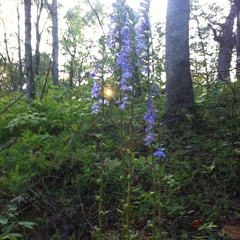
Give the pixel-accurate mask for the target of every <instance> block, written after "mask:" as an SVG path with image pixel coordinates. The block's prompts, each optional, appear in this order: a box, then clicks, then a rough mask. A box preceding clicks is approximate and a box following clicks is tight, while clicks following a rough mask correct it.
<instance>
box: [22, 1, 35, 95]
mask: <svg viewBox="0 0 240 240" xmlns="http://www.w3.org/2000/svg"><path fill="white" fill-rule="evenodd" d="M24 10H25V67H26V81H27V88H28V97H29V99H35V86H34V77H33V67H32V44H31V38H32V35H31V28H32V24H31V0H24Z"/></svg>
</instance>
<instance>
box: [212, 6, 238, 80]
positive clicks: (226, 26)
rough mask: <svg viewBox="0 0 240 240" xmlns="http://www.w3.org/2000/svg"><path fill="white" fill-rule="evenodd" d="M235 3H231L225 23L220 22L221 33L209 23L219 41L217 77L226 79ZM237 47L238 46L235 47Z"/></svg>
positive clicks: (232, 45)
mask: <svg viewBox="0 0 240 240" xmlns="http://www.w3.org/2000/svg"><path fill="white" fill-rule="evenodd" d="M236 10H237V9H236V5H235V4H233V5H232V7H231V9H230V12H229V14H228V16H227V17H226V20H225V23H223V24H221V34H219V35H218V34H217V31H216V30H215V29H214V28H213V27H212V26H211V25H210V24H209V26H210V27H211V28H212V31H213V34H214V40H215V41H217V42H218V43H219V53H218V68H217V71H218V79H220V80H221V79H226V78H228V77H229V76H230V66H231V60H232V52H233V48H234V45H235V37H234V35H233V25H234V19H235V17H236V13H237V11H236ZM237 49H238V47H237Z"/></svg>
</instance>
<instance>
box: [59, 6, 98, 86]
mask: <svg viewBox="0 0 240 240" xmlns="http://www.w3.org/2000/svg"><path fill="white" fill-rule="evenodd" d="M90 17H92V15H90V13H89V12H87V13H86V14H84V13H83V9H82V8H81V7H80V6H75V7H74V8H72V9H69V10H68V12H67V13H66V16H65V17H64V18H65V19H66V20H65V21H66V24H67V29H66V31H65V32H64V34H63V39H62V40H61V41H60V43H61V44H62V47H63V49H64V50H65V55H66V60H67V61H66V64H65V68H66V70H67V71H68V72H69V85H70V86H73V85H74V83H76V81H74V79H78V84H81V81H82V72H84V70H86V69H85V68H86V64H85V63H86V62H87V61H86V60H87V58H88V56H89V55H90V52H91V48H92V45H93V40H92V39H87V38H86V37H85V35H84V30H85V31H86V28H89V27H92V23H91V22H90ZM89 25H90V26H89Z"/></svg>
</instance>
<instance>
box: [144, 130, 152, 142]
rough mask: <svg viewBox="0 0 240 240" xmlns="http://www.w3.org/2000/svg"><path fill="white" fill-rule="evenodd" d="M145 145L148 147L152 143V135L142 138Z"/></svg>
mask: <svg viewBox="0 0 240 240" xmlns="http://www.w3.org/2000/svg"><path fill="white" fill-rule="evenodd" d="M144 141H145V145H149V144H151V143H152V142H153V141H154V134H153V133H148V134H147V136H146V137H145V138H144Z"/></svg>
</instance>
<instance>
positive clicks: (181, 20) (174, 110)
mask: <svg viewBox="0 0 240 240" xmlns="http://www.w3.org/2000/svg"><path fill="white" fill-rule="evenodd" d="M189 15H190V3H189V0H168V6H167V18H166V59H165V68H166V109H165V123H166V125H167V126H168V127H174V126H175V125H177V124H178V123H179V122H181V121H182V120H183V119H184V115H185V114H186V113H193V108H194V96H193V87H192V79H191V74H190V60H189Z"/></svg>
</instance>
